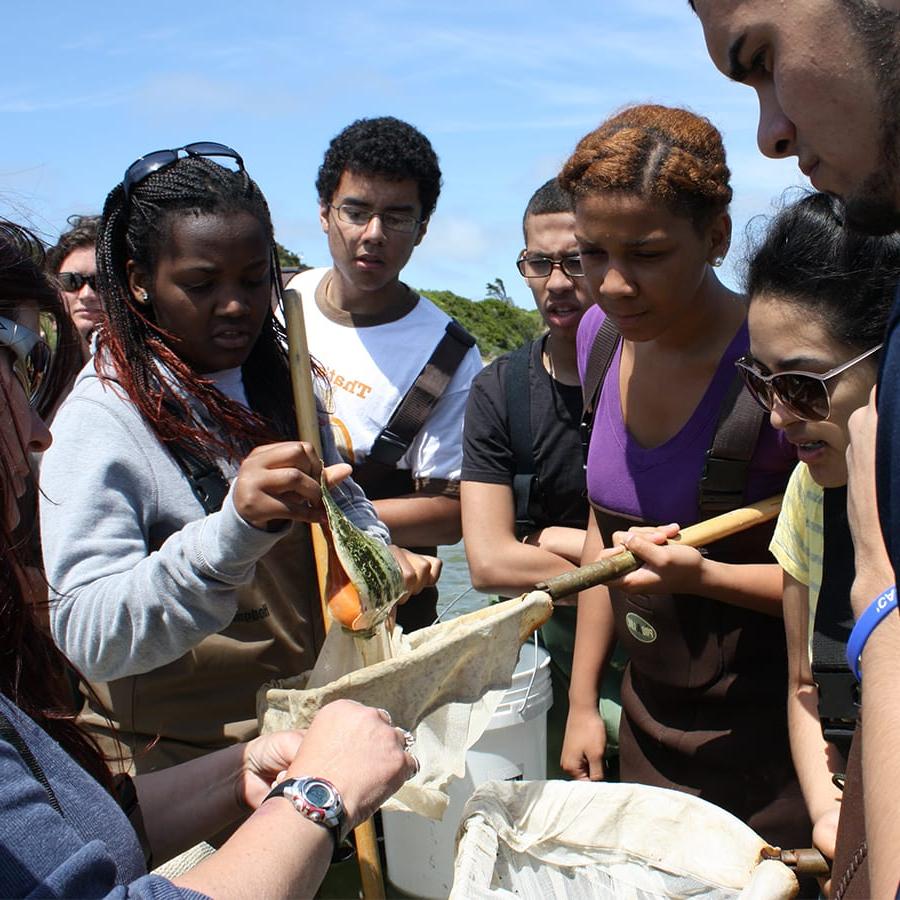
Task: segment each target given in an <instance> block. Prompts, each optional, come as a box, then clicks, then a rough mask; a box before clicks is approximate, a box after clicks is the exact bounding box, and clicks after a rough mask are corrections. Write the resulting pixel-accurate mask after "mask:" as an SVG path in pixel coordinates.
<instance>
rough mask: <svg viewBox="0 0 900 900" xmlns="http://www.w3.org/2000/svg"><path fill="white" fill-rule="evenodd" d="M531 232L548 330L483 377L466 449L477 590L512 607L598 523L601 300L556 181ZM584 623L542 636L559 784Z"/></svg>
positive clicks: (572, 562)
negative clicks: (595, 302)
mask: <svg viewBox="0 0 900 900" xmlns="http://www.w3.org/2000/svg"><path fill="white" fill-rule="evenodd" d="M522 229H523V232H524V238H525V248H524V249H523V250H522V252H521V253H520V254H519V259H518V261H517V263H516V265H517V266H518V269H519V272H520V273H521V275H522V276H523V278H525V280H526V283H527V284H528V287H529V288H530V289H531V293H532V295H533V296H534V302H535V305H536V306H537V309H538V312H539V313H540V316H541V320H542V321H543V323H544V326H545V327H546V329H547V331H546V333H545V334H543V335H541V337H539V338H538V339H537V340H535V341H532V342H530V343H529V344H526V345H525V346H524V347H520V348H519V349H518V350H515V351H513V352H512V353H508V354H506V355H505V356H501V357H499V358H498V359H495V360H494V361H493V362H492V363H491V364H490V365H489V366H487V367H486V368H485V369H484V370H483V371H482V372H481V373H480V374H479V375H478V376H477V377H476V378H475V380H474V381H473V383H472V390H471V391H470V393H469V403H468V407H467V409H466V423H465V433H464V442H463V468H462V514H463V536H464V538H465V543H466V556H467V558H468V561H469V571H470V573H471V576H472V584H473V585H474V586H475V587H476V588H478V589H479V590H481V591H485V592H487V593H496V594H500V595H502V596H507V597H515V596H518V595H519V594H522V593H525V592H526V591H530V590H533V589H534V586H535V584H537V583H538V582H540V581H544V580H546V579H547V578H551V577H553V576H554V575H560V574H562V573H563V572H567V571H569V570H571V569H573V568H574V567H576V566H578V565H580V563H581V551H582V547H583V545H584V535H585V529H586V527H587V518H588V503H587V498H586V495H585V483H584V467H583V465H582V462H583V456H582V447H581V435H580V429H579V425H580V422H581V411H582V396H581V384H580V381H579V377H578V366H577V361H576V351H575V336H576V334H577V332H578V323H579V322H580V321H581V317H582V316H583V315H584V313H585V311H586V310H587V309H588V308H589V307H590V305H591V298H590V295H589V291H588V286H587V282H586V280H585V278H584V277H583V272H582V268H581V258H580V257H579V255H578V244H577V243H576V241H575V213H574V209H573V203H572V199H571V197H569V196H568V195H567V194H565V193H564V192H563V191H562V190H561V188H560V187H559V184H558V183H557V181H556V179H555V178H553V179H551V180H550V181H548V182H546V184H544V185H542V186H541V187H540V188H538V190H537V191H536V192H535V193H534V195H533V196H532V198H531V200H530V201H529V203H528V206H527V207H526V210H525V215H524V218H523V222H522ZM573 599H574V598H573ZM575 612H576V607H575V606H574V605H569V606H563V605H557V607H556V609H555V610H554V613H553V617H552V618H551V619H550V620H549V621H548V622H547V623H546V624H545V625H544V626H543V628H542V629H541V636H542V639H543V642H544V645H545V647H546V648H547V650H548V651H549V653H550V657H551V668H550V671H551V676H552V681H553V708H552V709H551V712H550V717H549V728H548V745H547V757H548V760H547V762H548V777H554V776H556V777H561V774H562V773H561V769H560V768H559V758H560V753H561V750H562V744H561V741H562V735H563V733H564V732H565V723H566V716H567V714H568V708H569V704H568V690H569V678H570V676H571V674H572V654H573V652H574V646H575ZM621 674H622V673H621V669H618V670H617V669H616V668H615V667H613V666H611V667H610V669H609V674H608V675H607V678H606V681H605V682H604V685H603V687H602V688H601V694H602V697H603V699H602V700H601V711H602V713H603V715H604V723H605V724H606V726H607V733H608V735H609V742H608V745H607V746H608V751H611V752H609V753H608V757H615V754H616V750H617V735H618V720H619V714H620V712H621V709H620V707H619V705H618V698H619V691H618V688H619V683H620V682H621ZM608 761H609V760H608ZM610 768H612V770H613V771H615V766H614V765H613V766H611V767H610Z"/></svg>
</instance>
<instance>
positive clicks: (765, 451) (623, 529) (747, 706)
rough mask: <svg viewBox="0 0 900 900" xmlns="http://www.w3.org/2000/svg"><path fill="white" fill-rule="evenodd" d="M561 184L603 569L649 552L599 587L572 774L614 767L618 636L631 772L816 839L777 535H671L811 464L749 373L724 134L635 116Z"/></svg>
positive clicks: (785, 835) (576, 696) (590, 595)
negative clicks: (677, 538) (620, 555)
mask: <svg viewBox="0 0 900 900" xmlns="http://www.w3.org/2000/svg"><path fill="white" fill-rule="evenodd" d="M560 182H561V184H562V186H563V187H564V189H566V190H568V191H569V192H570V193H571V194H572V195H573V197H574V199H575V220H576V227H575V234H576V239H577V241H578V246H579V250H580V253H581V258H582V264H583V267H584V272H585V276H586V278H587V281H588V284H589V286H590V288H591V290H592V292H593V294H594V300H595V303H596V304H597V305H596V306H595V307H593V308H592V309H591V310H589V311H588V312H587V313H586V314H585V316H584V318H583V319H582V322H581V325H580V328H579V334H578V354H579V366H580V369H581V374H582V384H583V385H584V388H585V397H586V400H587V401H588V406H589V409H590V410H592V411H593V416H594V418H593V430H592V433H591V437H590V444H589V448H588V456H587V487H588V498H589V500H590V503H591V507H592V511H593V515H592V517H591V520H590V524H589V528H588V532H587V537H586V540H585V546H584V556H583V561H584V562H590V561H593V560H595V559H597V558H599V557H602V556H604V555H607V554H611V553H616V552H619V551H620V549H621V546H627V547H628V549H629V550H631V551H632V552H633V553H635V554H636V555H637V556H638V557H639V558H640V559H642V560H643V562H644V565H643V567H642V568H641V569H639V570H638V571H636V572H634V573H632V574H630V575H626V576H624V577H623V578H620V579H619V580H618V581H615V582H612V583H611V584H610V585H609V586H608V587H597V588H594V589H592V590H589V591H585V592H583V593H582V594H581V595H580V597H579V601H578V622H577V630H576V641H575V658H574V665H573V672H572V682H571V688H570V694H569V696H570V712H569V718H568V722H567V726H566V736H565V742H564V746H563V753H562V765H563V768H564V769H566V771H568V772H569V773H570V774H572V775H573V776H574V777H576V778H583V779H588V778H590V779H594V780H596V779H600V778H602V777H603V768H602V760H603V750H604V745H605V740H606V738H605V733H604V729H603V722H602V719H601V718H600V716H599V714H598V711H597V690H598V685H599V684H600V682H601V678H602V674H603V671H604V667H605V666H606V664H607V661H608V660H609V657H610V655H611V653H612V649H613V647H614V644H615V641H616V640H618V641H619V642H620V644H621V645H622V647H623V649H624V650H625V651H626V652H627V654H628V656H629V657H630V662H629V663H628V666H627V668H626V671H625V677H624V680H623V684H622V721H621V726H620V734H619V752H620V763H621V777H622V780H623V781H634V782H640V783H644V784H651V785H656V786H660V787H667V788H675V789H679V790H684V791H687V792H689V793H692V794H695V795H699V796H701V797H702V798H704V799H706V800H709V801H711V802H713V803H715V804H717V805H719V806H722V807H724V808H725V809H727V810H729V811H730V812H731V813H733V814H735V815H736V816H738V817H739V818H741V819H743V820H744V821H746V822H747V823H748V824H749V825H750V826H751V827H752V828H754V829H755V830H756V831H758V832H759V833H760V834H761V835H762V836H763V837H764V838H765V839H766V840H768V841H770V842H773V843H776V844H779V845H781V846H805V845H806V843H807V842H808V840H809V823H808V821H807V820H806V815H805V811H804V809H803V800H802V797H801V795H800V790H799V786H798V784H797V780H796V775H795V774H794V770H793V767H792V765H791V757H790V749H789V746H788V739H787V728H786V719H785V693H786V692H785V685H786V679H787V661H786V653H785V641H784V629H783V625H782V622H781V618H780V617H781V590H780V587H781V584H780V573H779V570H778V566H777V565H775V564H774V561H773V559H772V557H771V556H770V555H769V553H768V550H767V543H768V538H769V536H770V534H771V529H770V528H766V527H757V528H753V529H751V530H750V531H748V532H745V533H743V534H740V535H736V536H734V537H732V538H730V539H727V540H723V541H719V542H716V543H714V544H712V545H710V546H709V547H708V548H706V549H705V550H704V551H703V552H700V551H698V550H694V549H692V548H689V547H682V546H678V545H677V544H676V545H667V544H666V543H665V540H666V538H671V537H673V536H674V535H676V534H677V533H678V530H679V527H680V526H685V525H691V524H693V523H695V522H697V521H698V520H700V519H704V518H708V517H710V516H711V515H714V514H716V513H719V512H723V511H725V510H727V509H730V508H734V507H738V506H741V505H743V504H745V503H747V502H752V501H754V500H759V499H761V498H763V497H767V496H770V495H772V494H776V493H778V492H779V491H781V490H783V488H784V485H785V483H786V481H787V478H788V475H789V474H790V470H791V468H792V467H793V465H794V461H795V454H794V452H793V450H792V449H791V448H790V445H789V444H788V443H787V442H786V441H784V440H783V438H781V437H779V435H778V434H777V433H776V432H775V431H774V430H773V429H772V428H771V427H770V426H769V425H768V423H766V422H764V421H763V420H764V418H765V414H764V413H763V411H762V410H761V409H759V408H758V406H757V405H756V404H755V403H754V401H753V400H752V398H751V397H750V396H749V395H748V394H747V392H746V391H744V390H743V386H742V384H741V381H740V377H739V375H738V373H737V372H736V371H735V366H734V364H735V361H736V360H737V359H738V358H739V357H741V356H742V355H743V354H744V353H746V351H747V346H748V333H747V323H746V308H745V306H744V303H743V302H742V298H741V297H740V296H738V295H736V294H734V293H732V292H731V291H729V290H728V289H727V288H726V287H725V286H724V285H723V284H722V283H721V282H720V281H719V279H718V278H717V277H716V274H715V267H716V266H718V265H719V264H720V263H721V261H722V259H723V258H724V256H725V254H726V253H727V251H728V246H729V242H730V237H731V221H730V218H729V216H728V204H729V201H730V200H731V188H730V186H729V171H728V168H727V166H726V164H725V151H724V147H723V146H722V140H721V136H720V135H719V132H718V131H717V130H716V129H715V128H714V127H713V126H712V125H711V124H710V123H709V122H708V121H707V120H706V119H704V118H701V117H700V116H697V115H694V114H693V113H690V112H688V111H686V110H682V109H670V108H667V107H662V106H636V107H633V108H630V109H625V110H624V111H622V112H620V113H619V114H617V115H615V116H613V117H612V118H611V119H609V120H607V121H606V122H604V123H603V124H602V125H601V126H600V127H599V128H598V129H597V130H596V131H594V132H591V133H590V134H588V135H587V136H586V137H584V138H583V139H582V140H581V142H580V143H579V144H578V147H577V148H576V150H575V152H574V154H573V155H572V157H571V158H570V159H569V160H568V162H567V163H566V164H565V166H564V167H563V170H562V173H561V175H560ZM665 523H672V524H665ZM674 523H677V524H674ZM657 526H661V527H657ZM604 548H607V549H604Z"/></svg>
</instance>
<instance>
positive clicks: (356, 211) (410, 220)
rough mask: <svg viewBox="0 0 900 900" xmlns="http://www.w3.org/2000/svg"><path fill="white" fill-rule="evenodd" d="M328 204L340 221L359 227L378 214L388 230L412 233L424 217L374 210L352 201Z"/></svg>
mask: <svg viewBox="0 0 900 900" xmlns="http://www.w3.org/2000/svg"><path fill="white" fill-rule="evenodd" d="M329 206H331V208H332V209H333V210H334V211H335V212H336V213H337V216H338V218H339V219H340V220H341V221H342V222H346V223H347V224H348V225H356V226H357V227H360V228H362V227H364V226H366V225H368V224H369V222H371V221H372V219H374V218H375V216H378V218H379V219H381V224H382V225H383V226H384V227H385V228H387V229H389V230H390V231H399V232H401V233H402V234H412V233H413V232H414V231H415V230H416V228H417V227H418V226H419V225H421V224H422V222H423V221H424V219H417V218H416V217H415V216H414V215H411V214H410V213H401V212H375V211H374V210H371V209H366V208H365V207H363V206H355V205H354V204H352V203H342V204H341V205H340V206H333V205H332V204H329Z"/></svg>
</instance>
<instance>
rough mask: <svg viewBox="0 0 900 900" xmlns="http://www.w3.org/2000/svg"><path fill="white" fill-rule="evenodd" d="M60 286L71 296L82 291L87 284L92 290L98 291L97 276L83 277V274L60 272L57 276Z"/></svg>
mask: <svg viewBox="0 0 900 900" xmlns="http://www.w3.org/2000/svg"><path fill="white" fill-rule="evenodd" d="M56 277H57V278H58V279H59V285H60V287H61V288H62V289H63V290H64V291H67V292H68V293H70V294H74V293H75V292H76V291H80V290H81V289H82V288H83V287H84V286H85V285H86V284H89V285H90V286H91V290H92V291H94V292H96V290H97V276H96V275H82V274H81V272H60V273H59V274H58V275H57V276H56Z"/></svg>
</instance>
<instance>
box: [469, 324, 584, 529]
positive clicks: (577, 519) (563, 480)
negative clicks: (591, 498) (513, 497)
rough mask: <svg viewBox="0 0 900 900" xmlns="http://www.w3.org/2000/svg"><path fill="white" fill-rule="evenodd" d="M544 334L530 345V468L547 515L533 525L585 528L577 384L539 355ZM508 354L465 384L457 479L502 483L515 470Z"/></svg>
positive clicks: (510, 484) (511, 475)
mask: <svg viewBox="0 0 900 900" xmlns="http://www.w3.org/2000/svg"><path fill="white" fill-rule="evenodd" d="M543 344H544V338H538V340H536V341H534V343H533V344H532V345H531V356H530V362H529V366H528V378H529V386H530V391H531V434H532V441H533V444H534V460H535V472H536V473H537V476H538V482H539V485H540V495H541V497H542V498H543V501H544V509H545V511H546V513H547V520H546V521H542V522H538V523H537V525H538V527H544V526H547V525H567V526H569V527H572V528H586V527H587V518H588V503H587V498H586V496H585V487H584V465H583V456H582V450H581V438H580V435H579V424H580V421H581V407H582V399H581V388H580V387H579V386H578V385H566V384H560V383H559V382H558V381H556V380H554V379H553V378H551V377H550V375H549V373H548V372H547V371H546V369H545V368H544V365H543V362H542V360H541V353H542V350H543ZM508 362H509V355H508V354H507V355H506V356H501V357H499V358H498V359H495V360H494V361H493V362H492V363H491V364H490V365H488V366H487V367H486V368H484V369H482V371H481V372H480V373H479V374H478V375H477V376H476V377H475V380H474V381H473V382H472V386H471V388H470V390H469V402H468V406H467V407H466V421H465V426H464V429H463V463H462V475H461V480H462V481H478V482H483V483H486V484H507V485H509V486H510V488H511V487H512V482H513V475H514V474H515V463H514V454H513V451H512V447H511V446H510V435H509V431H510V429H509V417H508V411H507V406H506V369H507V365H508Z"/></svg>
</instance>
